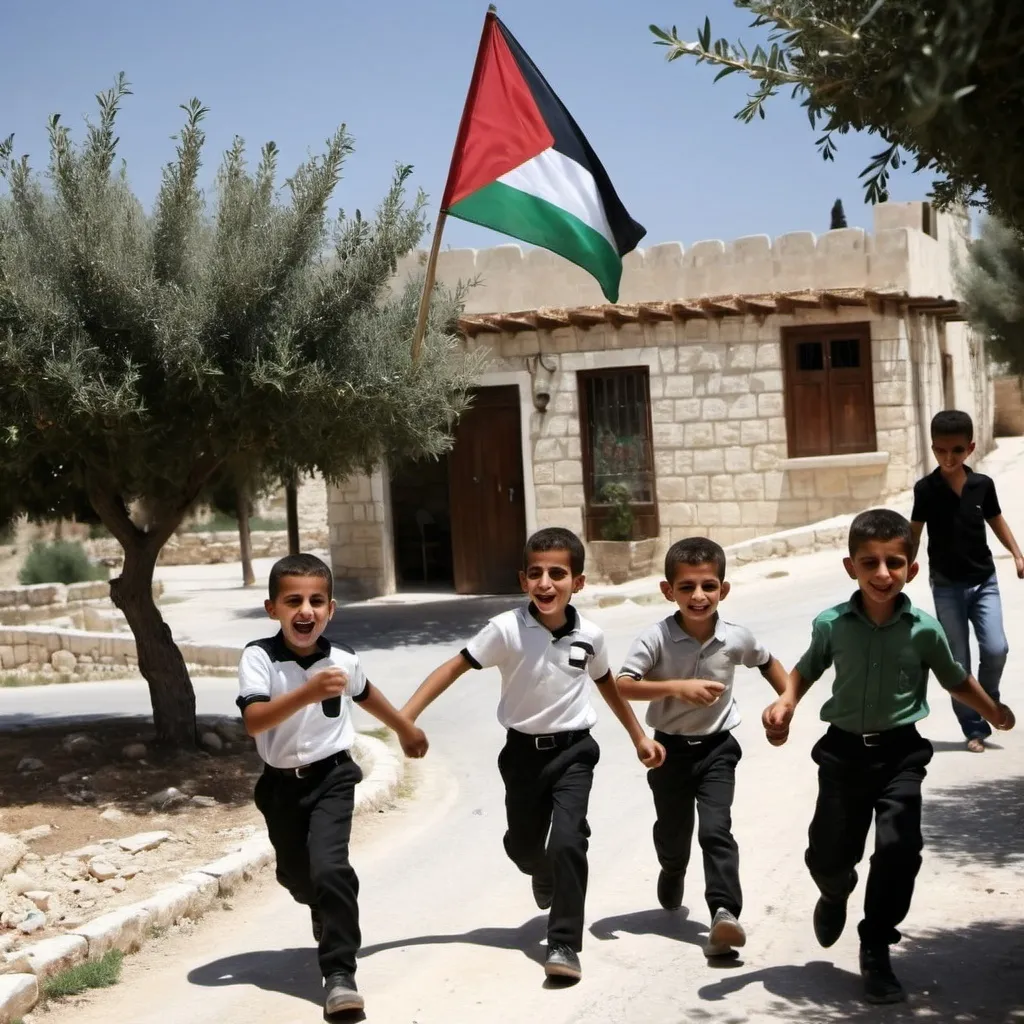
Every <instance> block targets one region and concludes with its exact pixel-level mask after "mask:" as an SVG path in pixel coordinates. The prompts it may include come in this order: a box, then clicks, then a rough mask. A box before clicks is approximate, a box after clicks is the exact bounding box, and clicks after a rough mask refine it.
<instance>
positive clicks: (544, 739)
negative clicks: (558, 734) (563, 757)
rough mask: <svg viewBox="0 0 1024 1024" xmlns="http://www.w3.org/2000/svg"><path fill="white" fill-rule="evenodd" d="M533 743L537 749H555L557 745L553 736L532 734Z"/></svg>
mask: <svg viewBox="0 0 1024 1024" xmlns="http://www.w3.org/2000/svg"><path fill="white" fill-rule="evenodd" d="M533 745H534V746H535V747H536V748H537V749H538V750H555V749H556V748H557V747H558V744H557V743H556V742H555V737H554V736H534V738H533Z"/></svg>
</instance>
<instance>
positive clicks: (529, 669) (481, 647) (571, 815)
mask: <svg viewBox="0 0 1024 1024" xmlns="http://www.w3.org/2000/svg"><path fill="white" fill-rule="evenodd" d="M523 562H524V566H525V568H524V570H523V571H522V572H520V574H519V582H520V585H521V586H522V588H523V591H524V593H526V595H527V596H528V597H529V598H530V602H529V604H528V605H526V606H521V607H519V608H517V609H515V610H514V611H508V612H503V613H502V614H501V615H497V616H495V617H494V618H493V619H491V621H490V622H489V623H488V624H487V625H486V626H484V628H483V629H482V630H480V632H479V633H477V635H476V636H475V637H474V638H473V639H472V640H470V642H469V643H468V644H467V645H466V647H465V648H464V649H463V650H462V651H461V652H460V653H459V654H457V655H456V656H455V657H454V658H452V659H451V660H450V661H447V662H445V663H444V664H443V665H441V666H440V668H437V669H435V670H434V671H433V672H432V673H431V674H430V675H429V676H428V677H427V678H426V680H425V681H424V682H423V684H422V685H421V686H420V687H419V689H418V690H417V691H416V692H415V693H414V694H413V695H412V697H411V698H410V699H409V702H408V703H407V704H406V705H405V707H404V708H403V709H402V713H403V714H404V715H406V716H407V717H408V718H409V720H410V721H412V722H415V721H416V719H417V718H419V716H420V714H421V713H422V712H423V710H424V709H425V708H426V707H427V706H428V705H429V704H430V703H431V702H432V701H434V700H435V699H436V698H437V697H439V696H440V695H441V694H442V693H444V691H445V690H447V689H448V687H449V686H451V685H452V683H454V682H455V680H456V679H458V678H459V676H461V675H462V674H463V673H465V672H466V671H468V670H469V669H471V668H475V669H482V668H490V667H492V666H496V667H497V668H498V669H499V671H500V672H501V699H500V700H499V702H498V721H499V722H500V723H501V724H502V725H503V726H504V727H505V729H506V730H507V738H506V742H505V746H504V748H503V749H502V751H501V753H500V754H499V755H498V771H499V772H500V773H501V777H502V781H503V782H504V783H505V813H506V818H507V824H508V828H507V831H506V832H505V837H504V846H505V852H506V853H507V854H508V856H509V859H510V860H511V861H512V862H513V863H514V864H515V865H516V867H518V868H519V870H520V871H522V872H523V873H524V874H527V875H530V876H531V877H532V882H533V896H534V899H535V900H536V903H537V906H538V907H539V908H540V909H541V910H547V909H548V908H550V914H549V916H548V950H547V958H546V960H545V964H544V972H545V974H546V975H548V977H561V978H568V979H573V980H578V979H579V978H580V977H582V969H581V967H580V961H579V957H578V955H577V954H578V953H579V951H580V950H581V949H582V947H583V905H584V899H585V896H586V890H587V847H588V845H589V844H588V842H587V840H588V837H589V836H590V827H589V826H588V824H587V804H588V801H589V799H590V787H591V783H592V782H593V778H594V766H595V765H596V764H597V761H598V757H599V756H600V750H599V748H598V745H597V743H596V742H595V741H594V739H593V737H592V736H591V735H590V730H591V728H592V726H593V725H594V724H595V723H596V721H597V714H596V713H595V711H594V708H593V706H592V705H591V702H590V681H591V680H593V681H594V682H595V683H597V684H598V690H599V691H600V693H601V696H602V697H603V698H604V699H605V701H606V702H607V704H608V706H609V707H610V708H611V709H612V711H613V712H614V713H615V717H616V718H618V720H619V721H620V722H621V723H622V724H623V726H624V727H625V729H626V731H627V732H628V733H629V738H630V739H631V740H632V741H633V745H634V746H635V747H636V752H637V756H638V757H639V758H640V760H641V761H642V762H643V763H644V764H645V765H646V766H647V767H648V768H655V767H657V766H658V765H659V764H661V762H662V760H663V759H664V757H665V751H664V750H663V749H662V747H661V745H660V744H658V743H655V742H654V741H653V740H651V739H649V738H648V737H647V736H645V735H644V731H643V729H642V728H641V727H640V723H639V722H638V721H637V720H636V716H635V715H634V714H633V710H632V708H630V706H629V705H628V704H627V703H626V702H625V701H624V700H623V699H622V696H621V694H620V693H619V691H618V688H617V687H616V685H615V679H614V678H613V677H612V674H611V672H610V671H609V670H608V655H607V653H606V651H605V642H604V634H603V633H602V632H601V630H600V628H598V627H597V626H596V625H594V623H592V622H589V621H588V620H587V619H584V618H583V616H581V615H580V614H579V613H578V612H577V611H576V609H575V608H573V606H572V605H571V604H570V603H569V602H570V600H571V599H572V595H573V594H576V593H579V591H580V590H581V589H582V588H583V584H584V576H583V568H584V551H583V544H582V543H581V542H580V539H579V538H578V537H577V536H576V535H575V534H574V533H572V532H570V531H569V530H563V529H561V528H559V527H550V528H548V529H545V530H540V531H539V532H537V533H535V534H534V535H533V536H532V537H531V538H530V539H529V540H528V541H527V542H526V551H525V552H524V556H523ZM549 830H550V833H551V835H550V838H549V837H548V832H549Z"/></svg>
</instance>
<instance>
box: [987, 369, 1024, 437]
mask: <svg viewBox="0 0 1024 1024" xmlns="http://www.w3.org/2000/svg"><path fill="white" fill-rule="evenodd" d="M994 385H995V430H996V434H997V436H999V437H1020V435H1021V434H1024V377H997V378H996V379H995V381H994Z"/></svg>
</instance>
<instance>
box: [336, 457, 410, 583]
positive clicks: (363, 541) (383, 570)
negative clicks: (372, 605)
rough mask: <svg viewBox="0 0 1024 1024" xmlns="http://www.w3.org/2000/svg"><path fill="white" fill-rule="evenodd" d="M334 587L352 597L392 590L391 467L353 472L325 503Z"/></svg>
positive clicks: (393, 575) (393, 577)
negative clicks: (374, 470) (389, 470)
mask: <svg viewBox="0 0 1024 1024" xmlns="http://www.w3.org/2000/svg"><path fill="white" fill-rule="evenodd" d="M327 521H328V528H329V531H330V548H331V562H332V565H333V569H334V579H335V589H336V591H337V593H338V594H340V595H343V596H345V597H349V598H362V597H371V596H375V595H378V594H389V593H393V592H394V589H395V564H394V559H395V556H394V543H393V542H392V534H391V496H390V493H389V485H388V477H387V470H386V469H384V468H381V469H378V470H377V471H376V472H374V473H373V474H372V475H370V476H367V475H365V474H362V473H361V474H358V475H357V476H353V477H350V478H349V479H348V480H346V481H345V482H344V483H343V484H342V485H341V486H340V487H335V488H332V489H331V491H330V497H329V502H328V506H327Z"/></svg>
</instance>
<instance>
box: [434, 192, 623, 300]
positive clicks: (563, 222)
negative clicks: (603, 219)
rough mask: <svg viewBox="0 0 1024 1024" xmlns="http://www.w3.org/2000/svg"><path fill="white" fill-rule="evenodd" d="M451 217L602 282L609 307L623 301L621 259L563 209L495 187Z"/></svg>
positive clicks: (455, 210) (464, 202) (457, 206)
mask: <svg viewBox="0 0 1024 1024" xmlns="http://www.w3.org/2000/svg"><path fill="white" fill-rule="evenodd" d="M448 213H449V214H450V215H451V216H452V217H458V218H459V219H460V220H467V221H470V222H471V223H473V224H479V225H481V226H482V227H485V228H491V229H493V230H494V231H500V232H501V233H502V234H505V235H511V236H512V238H518V239H519V240H520V241H522V242H526V243H527V244H529V245H539V246H540V247H541V248H543V249H550V250H551V251H552V252H555V253H558V255H559V256H564V257H565V258H566V259H567V260H569V261H570V262H572V263H575V264H576V265H577V266H578V267H582V268H583V269H584V270H585V271H587V273H589V274H593V275H594V277H596V278H597V281H598V284H600V286H601V291H602V292H603V293H604V297H605V298H606V299H607V300H608V301H609V302H618V301H619V281H620V280H621V278H622V259H621V258H620V256H619V254H618V253H617V252H616V251H615V249H614V248H613V247H612V245H611V243H610V242H609V241H608V239H607V238H605V237H604V235H602V234H601V233H600V232H599V231H595V230H594V229H593V228H592V227H590V225H588V224H584V223H583V221H581V220H580V219H579V218H578V217H574V216H573V215H572V214H571V213H567V212H566V211H565V210H563V209H562V208H561V207H558V206H555V205H554V204H553V203H549V202H548V201H547V200H545V199H540V198H539V197H538V196H533V195H529V194H528V193H526V192H521V191H520V190H519V189H516V188H511V187H510V186H509V185H505V184H503V183H502V182H500V181H495V182H493V183H492V184H490V185H485V186H484V187H483V188H481V189H478V190H477V191H476V192H474V193H473V194H472V195H469V196H466V198H465V199H463V200H462V201H461V202H458V203H456V204H455V205H454V206H452V207H451V208H450V209H449V210H448Z"/></svg>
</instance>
